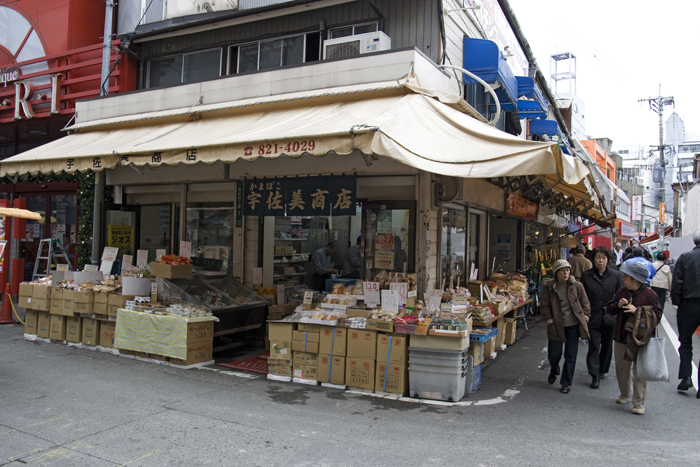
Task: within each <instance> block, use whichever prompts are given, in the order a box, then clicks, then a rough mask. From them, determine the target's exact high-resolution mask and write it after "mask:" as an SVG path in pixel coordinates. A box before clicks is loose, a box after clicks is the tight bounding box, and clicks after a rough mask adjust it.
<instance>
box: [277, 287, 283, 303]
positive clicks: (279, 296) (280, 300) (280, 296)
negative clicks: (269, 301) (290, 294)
mask: <svg viewBox="0 0 700 467" xmlns="http://www.w3.org/2000/svg"><path fill="white" fill-rule="evenodd" d="M283 303H284V284H280V285H278V286H277V304H278V305H282V304H283Z"/></svg>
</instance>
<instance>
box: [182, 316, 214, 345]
mask: <svg viewBox="0 0 700 467" xmlns="http://www.w3.org/2000/svg"><path fill="white" fill-rule="evenodd" d="M213 340H214V321H195V322H192V323H188V324H187V344H188V345H190V344H194V343H196V342H212V341H213Z"/></svg>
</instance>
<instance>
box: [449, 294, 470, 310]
mask: <svg viewBox="0 0 700 467" xmlns="http://www.w3.org/2000/svg"><path fill="white" fill-rule="evenodd" d="M452 304H453V305H458V306H465V307H466V306H467V294H464V293H458V294H454V296H453V297H452Z"/></svg>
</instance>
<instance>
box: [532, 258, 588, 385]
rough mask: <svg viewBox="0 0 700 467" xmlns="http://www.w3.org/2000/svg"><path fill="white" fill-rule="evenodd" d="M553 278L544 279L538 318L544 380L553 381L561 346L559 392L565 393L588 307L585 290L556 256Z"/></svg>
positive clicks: (584, 330)
mask: <svg viewBox="0 0 700 467" xmlns="http://www.w3.org/2000/svg"><path fill="white" fill-rule="evenodd" d="M552 273H553V274H554V279H553V280H549V281H547V282H545V283H544V287H543V288H542V297H541V299H540V312H541V314H542V319H544V321H545V323H547V337H548V339H549V343H548V345H547V358H548V359H549V364H550V366H551V369H550V370H549V378H548V379H547V382H548V383H549V384H554V382H555V381H556V380H557V376H558V375H559V374H560V372H559V361H560V360H561V357H562V349H563V350H564V365H563V367H562V370H561V379H560V380H559V382H560V383H561V392H563V393H564V394H569V393H570V392H571V383H572V380H573V378H574V370H575V369H576V357H577V355H578V339H579V337H580V338H582V339H588V318H589V317H590V315H591V307H590V304H589V302H588V297H587V296H586V291H585V290H584V288H583V286H582V285H581V283H580V282H577V281H576V280H575V279H574V277H573V276H572V275H571V264H569V262H568V261H566V260H563V259H560V260H557V261H555V262H554V264H553V265H552Z"/></svg>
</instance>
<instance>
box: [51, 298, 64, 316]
mask: <svg viewBox="0 0 700 467" xmlns="http://www.w3.org/2000/svg"><path fill="white" fill-rule="evenodd" d="M49 313H51V314H52V315H62V314H63V299H62V298H56V297H51V304H50V305H49Z"/></svg>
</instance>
